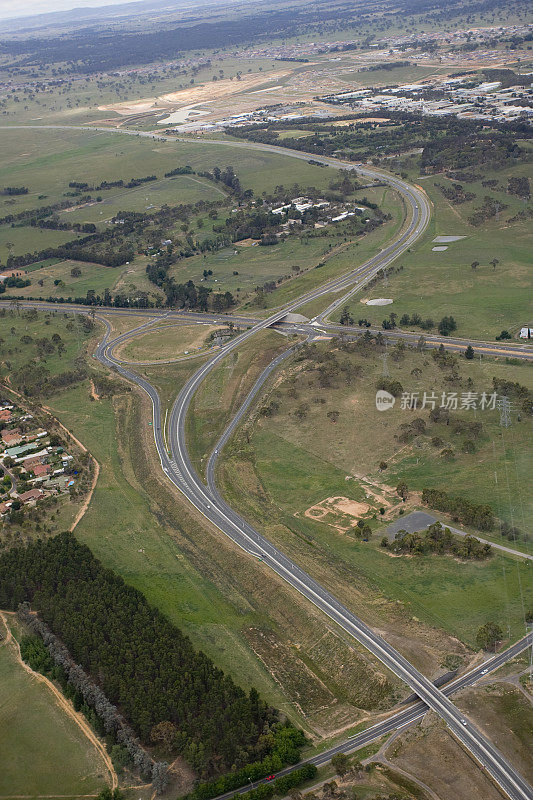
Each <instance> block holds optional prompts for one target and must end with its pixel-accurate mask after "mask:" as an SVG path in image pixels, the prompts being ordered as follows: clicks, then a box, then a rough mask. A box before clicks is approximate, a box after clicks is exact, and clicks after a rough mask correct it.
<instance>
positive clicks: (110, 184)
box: [69, 175, 166, 192]
mask: <svg viewBox="0 0 533 800" xmlns="http://www.w3.org/2000/svg"><path fill="white" fill-rule="evenodd" d="M165 177H166V176H165ZM156 180H157V175H146V176H145V177H143V178H130V179H129V180H127V181H124V180H121V179H119V180H116V181H102V182H101V183H99V184H98V186H90V185H89V184H88V183H85V182H84V181H70V182H69V187H70V188H71V189H79V190H80V191H84V192H100V191H104V190H106V189H120V188H122V187H124V188H125V189H134V188H135V187H136V186H140V185H141V184H142V183H150V181H156Z"/></svg>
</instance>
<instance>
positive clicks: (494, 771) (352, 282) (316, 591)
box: [6, 126, 533, 800]
mask: <svg viewBox="0 0 533 800" xmlns="http://www.w3.org/2000/svg"><path fill="white" fill-rule="evenodd" d="M13 127H17V126H13ZM21 127H33V126H21ZM35 127H40V128H65V129H76V128H75V126H35ZM6 129H7V128H6ZM9 129H11V128H9ZM79 129H81V130H102V131H105V132H106V133H109V132H110V129H107V128H102V129H99V128H95V127H94V126H91V127H89V126H88V127H84V128H79ZM120 132H121V133H129V134H130V135H138V136H151V137H152V138H159V139H162V138H166V137H164V136H160V135H154V134H147V133H146V132H138V131H135V132H133V131H127V130H125V129H121V130H120ZM168 138H174V137H168ZM193 141H196V140H193ZM213 144H223V145H224V144H225V145H231V146H233V147H235V146H244V147H248V148H250V149H259V150H266V151H272V152H275V153H278V154H285V155H291V156H292V157H296V158H300V159H305V160H308V159H309V158H313V159H314V160H315V161H319V162H321V163H324V164H327V165H328V166H333V167H336V168H342V169H348V170H354V169H357V172H358V173H359V174H361V175H363V176H364V177H369V178H376V177H378V178H379V179H380V180H383V181H385V182H387V183H388V184H389V185H390V186H392V187H393V188H395V189H396V190H397V191H398V192H399V193H400V195H401V196H402V197H403V198H404V201H405V202H406V203H407V206H408V208H409V210H410V219H409V222H408V224H407V226H406V227H405V229H404V230H403V231H402V232H401V234H400V236H399V237H398V238H397V239H396V240H395V241H394V242H393V243H392V244H390V245H389V246H388V247H386V248H384V249H383V250H382V251H381V252H380V253H378V254H377V255H376V256H374V257H373V258H372V259H370V260H369V261H368V262H366V264H364V265H362V266H361V267H358V268H356V269H355V270H352V271H351V272H349V273H348V274H346V275H344V276H341V277H340V278H334V279H332V280H330V281H328V282H327V283H325V284H324V285H323V286H321V287H318V288H315V289H312V290H310V291H309V292H306V293H305V294H304V295H302V296H301V297H300V298H298V299H297V300H295V301H293V302H291V303H288V304H287V305H285V306H284V307H283V308H282V309H279V310H276V311H275V312H274V313H273V314H272V315H270V316H269V317H267V318H266V319H264V320H260V321H257V322H256V323H255V324H254V325H253V326H252V327H250V328H249V329H248V330H246V331H244V332H243V333H241V334H240V335H238V336H236V337H235V338H234V339H233V340H232V341H230V342H229V343H228V344H227V345H226V346H225V347H224V348H223V349H221V350H220V351H218V352H217V353H216V354H215V355H213V356H211V357H210V358H209V359H208V360H207V361H206V362H205V363H204V364H202V365H201V366H200V368H199V369H198V370H197V371H196V372H195V373H194V374H193V375H192V376H191V377H190V378H189V379H188V381H187V382H186V383H185V385H184V386H183V387H182V389H181V391H180V393H179V395H178V397H177V399H176V401H175V402H174V405H173V407H172V410H171V413H170V418H169V437H168V441H169V447H170V453H171V455H169V454H168V452H167V449H166V446H165V440H164V432H163V430H162V420H161V401H160V397H159V394H158V392H157V391H156V389H155V388H154V387H153V386H152V385H151V384H150V383H149V382H148V381H147V380H146V379H145V378H143V377H142V376H141V375H139V374H137V373H136V372H134V371H133V370H132V369H130V368H129V367H127V366H125V365H122V364H121V363H120V362H119V361H118V360H117V359H115V358H114V357H113V353H112V349H113V346H114V344H115V342H114V341H112V340H110V334H111V329H110V326H109V323H106V324H107V331H106V334H105V336H104V339H103V340H102V342H100V344H99V345H98V347H97V349H96V351H95V356H96V357H97V358H98V359H99V360H100V361H101V363H102V364H104V365H105V366H106V367H108V368H112V369H115V370H118V372H119V373H120V374H122V375H123V376H124V377H125V378H126V379H128V380H129V381H131V382H132V383H134V384H136V385H137V386H138V387H140V388H141V389H143V390H144V391H145V392H146V393H147V395H148V396H149V397H150V399H151V402H152V408H153V431H154V439H155V444H156V447H157V451H158V455H159V458H160V461H161V466H162V469H163V471H164V472H165V474H166V476H167V478H168V479H169V480H170V481H171V482H172V483H173V484H174V485H175V486H176V488H178V489H179V490H180V491H181V492H182V493H183V494H184V495H185V497H186V498H187V499H188V500H189V501H190V502H191V503H192V504H193V505H194V506H195V507H196V509H197V510H198V511H199V512H200V513H201V514H202V515H203V516H204V517H206V518H207V519H208V520H209V521H210V522H211V523H212V524H214V525H215V526H216V527H217V528H218V529H219V530H220V531H221V532H222V533H224V534H225V535H226V536H228V537H229V538H230V539H232V541H234V542H235V543H236V544H237V545H238V546H239V547H241V548H242V549H243V550H245V551H246V552H247V553H249V554H250V555H252V556H255V557H258V558H261V560H262V561H263V563H265V565H266V566H268V567H270V568H271V569H272V570H273V571H274V572H276V573H277V574H278V575H279V576H280V577H281V578H282V579H283V580H285V581H286V582H287V583H288V584H290V585H291V586H292V587H293V588H294V589H296V590H297V591H298V592H299V593H300V594H301V595H303V596H304V597H306V598H307V599H308V600H309V601H310V602H311V603H313V604H314V605H315V606H316V607H317V608H319V609H320V610H321V611H322V612H323V613H325V614H326V615H327V616H328V617H329V618H330V619H331V620H333V621H334V622H335V623H336V624H337V625H338V626H339V627H341V628H342V629H343V630H344V631H346V632H347V633H348V634H349V635H350V636H352V637H353V638H354V639H356V640H357V641H358V642H360V643H361V644H363V645H364V646H365V647H366V648H367V649H368V650H369V651H370V652H371V653H372V654H373V655H374V656H376V657H377V658H378V659H379V660H380V661H381V662H382V663H383V664H384V665H385V666H387V667H388V668H389V669H390V670H391V671H392V672H394V673H395V674H396V675H397V676H398V677H400V678H401V679H402V680H403V681H404V682H405V683H406V684H407V685H408V686H410V688H411V689H412V690H413V692H415V693H416V694H417V696H418V697H419V698H420V700H421V701H422V702H423V703H424V704H425V707H428V708H430V709H432V710H433V711H435V712H436V713H437V714H438V715H439V716H440V717H441V718H442V719H443V720H444V721H445V722H446V724H447V725H448V727H449V729H450V730H451V731H452V733H453V734H454V735H455V736H456V737H457V738H458V739H459V740H460V741H461V742H462V743H463V745H464V746H465V747H466V748H467V749H468V750H469V751H470V753H471V754H472V755H473V756H474V758H475V759H476V760H477V761H478V763H479V764H480V765H481V766H482V767H483V768H484V769H485V770H486V771H487V772H488V773H489V774H490V775H491V776H492V778H493V779H494V780H495V781H496V783H497V784H498V785H499V786H500V788H501V789H502V790H503V791H504V792H505V794H507V796H508V797H510V798H513V800H531V799H532V798H533V791H532V789H531V787H530V786H529V785H528V784H527V782H526V781H525V780H524V779H523V778H522V776H521V775H520V774H519V773H518V772H517V770H516V769H515V768H514V767H513V766H512V764H511V763H510V762H509V761H508V760H507V759H506V758H505V757H504V756H503V755H502V754H501V753H500V752H499V751H498V750H497V749H496V748H495V747H494V746H493V745H492V743H491V742H490V741H489V740H488V739H487V738H486V737H485V736H484V735H483V734H482V733H481V732H480V731H479V730H478V729H477V728H476V727H475V726H474V725H473V724H472V723H471V722H470V721H469V720H468V719H467V718H466V717H465V716H464V715H463V714H462V713H461V712H460V711H459V709H458V708H456V706H455V705H454V704H453V703H452V702H451V701H450V700H449V699H448V697H447V695H446V693H445V692H443V691H441V690H440V689H438V688H437V687H435V686H434V685H433V684H432V683H431V681H430V680H429V679H427V678H426V677H425V676H424V675H422V674H421V673H420V672H419V671H418V670H416V669H415V668H414V667H413V666H412V665H411V664H410V663H409V662H408V661H407V659H405V658H404V657H403V656H402V655H401V654H400V653H399V652H398V651H396V650H395V649H394V648H393V647H392V646H391V645H389V644H388V642H387V641H386V640H385V639H383V637H381V636H380V635H378V634H376V633H375V631H373V630H372V629H371V628H370V627H369V626H367V625H366V624H365V623H364V622H363V621H362V620H360V619H359V618H358V617H356V616H355V615H354V614H352V613H351V612H350V611H349V609H347V608H345V607H344V606H343V605H342V604H341V603H340V602H339V601H338V600H337V599H336V598H335V597H334V596H333V595H332V594H330V593H329V592H328V591H327V590H326V589H324V588H323V587H322V586H320V584H318V583H317V582H316V581H314V579H313V578H312V577H311V576H309V575H308V574H307V573H305V572H304V571H303V570H302V569H301V568H300V567H299V566H298V565H297V564H295V563H294V562H293V561H291V559H289V558H288V557H287V556H286V555H285V554H284V553H282V552H281V551H280V550H279V549H278V548H276V547H275V546H274V545H273V544H272V543H271V542H270V541H269V540H268V539H266V538H265V537H264V536H263V535H262V534H261V533H260V532H259V531H257V530H256V529H255V528H253V526H251V525H250V524H249V523H248V522H247V521H246V520H244V519H243V518H242V517H241V516H240V515H239V514H237V512H235V511H234V510H233V509H232V508H231V507H230V506H228V505H227V504H226V502H225V501H224V500H223V498H222V497H221V496H220V494H219V493H218V491H217V490H216V485H215V483H214V464H213V468H212V471H211V473H210V478H209V480H208V482H207V484H205V483H203V482H202V480H201V479H200V477H199V476H198V474H197V472H196V470H195V468H194V466H193V464H192V461H191V459H190V456H189V453H188V449H187V443H186V431H185V422H186V417H187V412H188V410H189V407H190V404H191V401H192V399H193V397H194V395H195V393H196V391H197V390H198V388H199V387H200V386H201V384H202V382H203V381H204V379H205V378H206V377H207V375H208V374H209V373H210V372H211V371H212V370H213V369H215V367H216V366H217V365H218V364H219V363H220V362H221V361H222V360H223V359H224V358H225V357H226V356H227V354H228V353H230V352H232V351H233V350H235V349H236V348H238V347H239V346H240V345H241V344H242V343H243V342H245V341H247V340H248V339H249V338H251V337H252V336H255V335H256V334H257V333H258V332H259V331H261V330H265V329H266V328H268V327H270V326H272V325H276V324H279V323H281V322H282V320H283V318H284V317H285V316H286V315H287V313H289V312H292V311H295V310H296V309H298V308H299V307H301V306H303V305H305V304H306V303H308V302H310V301H312V300H316V299H318V298H320V297H323V296H325V295H327V294H329V293H330V292H332V291H336V290H341V289H344V288H347V289H348V293H347V294H345V295H343V296H342V297H341V298H338V299H337V300H336V301H335V302H334V303H333V304H332V305H331V306H329V308H328V309H326V311H325V312H323V313H322V314H321V315H320V318H319V319H317V320H316V322H317V323H318V325H319V326H320V327H322V319H323V318H324V316H326V315H327V313H331V311H332V310H334V309H335V308H337V307H338V306H339V305H341V304H342V303H343V302H345V301H346V299H348V298H349V297H350V296H351V295H352V294H353V293H354V292H355V291H357V290H358V289H359V288H361V286H362V285H364V283H366V282H368V281H369V280H370V279H371V278H372V277H374V276H375V275H376V274H377V273H378V272H379V271H380V270H383V269H384V268H385V267H386V266H387V265H388V264H390V263H391V262H392V261H393V260H394V259H396V258H397V257H398V256H399V255H401V253H403V252H405V251H406V250H407V249H408V248H409V247H410V246H411V245H412V244H414V243H415V242H416V241H417V240H418V239H419V238H420V237H421V236H422V234H423V233H424V231H425V228H426V226H427V224H428V221H429V217H430V208H429V203H428V201H427V198H426V196H425V194H424V192H423V191H422V190H421V189H419V188H418V187H414V186H410V185H409V184H407V183H406V182H405V181H403V180H401V179H399V178H397V177H395V176H389V175H386V174H384V173H377V172H376V170H372V169H370V168H367V167H361V166H357V167H356V166H355V165H353V164H351V163H350V162H342V161H340V160H337V159H334V158H326V157H317V156H314V155H312V156H311V155H310V154H305V153H300V152H297V151H290V150H287V149H286V148H278V147H271V146H268V145H258V144H253V145H251V144H250V143H241V142H239V143H234V142H228V141H220V142H217V141H213ZM65 310H67V309H65ZM85 311H87V309H85ZM143 327H144V326H143ZM339 327H340V326H339ZM317 330H318V329H317V327H316V326H315V328H314V331H315V333H316V332H317ZM341 330H342V329H341ZM395 335H396V336H397V335H398V334H395ZM449 344H451V342H450V343H449ZM511 352H513V354H514V351H513V350H512V349H511ZM282 355H283V354H282ZM280 358H281V356H278V359H280ZM273 363H274V362H273ZM279 363H280V362H279V361H278V362H277V363H275V364H274V366H273V369H275V368H276V366H277V365H278V364H279ZM245 410H246V409H245ZM239 413H240V412H239ZM243 413H244V412H243ZM239 419H240V417H239ZM238 421H239V420H238ZM238 421H237V422H236V423H235V424H238ZM231 425H233V422H232V423H231ZM231 425H230V427H231ZM229 435H231V431H230V434H229ZM215 449H216V450H217V451H218V450H220V447H217V448H215ZM215 455H218V453H216V454H215ZM215 461H216V458H215Z"/></svg>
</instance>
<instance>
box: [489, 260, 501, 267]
mask: <svg viewBox="0 0 533 800" xmlns="http://www.w3.org/2000/svg"><path fill="white" fill-rule="evenodd" d="M499 263H500V260H499V259H498V258H493V259H492V261H491V262H490V265H491V267H492V269H496V267H497V266H498V264H499Z"/></svg>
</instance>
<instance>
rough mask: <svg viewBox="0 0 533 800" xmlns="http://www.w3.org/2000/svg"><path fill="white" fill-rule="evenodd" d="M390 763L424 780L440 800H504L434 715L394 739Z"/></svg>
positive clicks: (388, 751)
mask: <svg viewBox="0 0 533 800" xmlns="http://www.w3.org/2000/svg"><path fill="white" fill-rule="evenodd" d="M387 760H388V762H391V763H392V764H394V765H396V766H398V767H400V768H401V769H403V770H405V771H406V772H408V773H409V774H411V775H420V776H421V777H423V780H424V783H425V784H426V785H427V786H429V787H430V789H432V790H433V791H434V792H435V793H436V794H437V795H438V797H439V798H440V800H458V798H462V797H464V798H466V797H468V798H469V800H501V795H500V793H499V791H498V789H497V788H496V787H495V786H494V784H493V783H492V781H491V780H490V779H489V778H488V777H487V775H486V774H485V772H484V771H483V770H481V769H480V768H479V766H478V765H477V764H476V763H475V762H474V761H473V760H472V759H471V758H470V756H469V755H468V754H467V753H466V752H465V751H464V750H463V748H462V747H461V745H460V744H459V743H458V742H457V741H456V740H455V739H454V738H453V736H452V735H451V734H450V733H448V731H447V730H446V728H445V727H444V723H442V722H441V721H440V720H437V719H436V718H435V716H434V715H433V714H429V715H428V716H427V717H426V718H425V721H424V722H422V723H421V724H420V725H417V726H416V727H415V728H409V729H408V730H407V731H406V732H405V733H404V734H402V736H401V737H399V738H398V739H395V740H394V742H393V743H392V744H391V747H390V748H389V750H387Z"/></svg>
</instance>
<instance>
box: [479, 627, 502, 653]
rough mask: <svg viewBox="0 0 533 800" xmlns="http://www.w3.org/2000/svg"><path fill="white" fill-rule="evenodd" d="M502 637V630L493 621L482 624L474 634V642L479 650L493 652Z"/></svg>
mask: <svg viewBox="0 0 533 800" xmlns="http://www.w3.org/2000/svg"><path fill="white" fill-rule="evenodd" d="M502 639H503V631H502V629H501V628H500V626H499V625H497V624H496V623H495V622H487V623H486V624H485V625H482V626H481V628H480V629H479V630H478V632H477V634H476V644H477V646H478V647H479V649H480V650H488V651H490V652H494V651H495V650H496V647H497V645H498V644H499V643H500V642H501V640H502Z"/></svg>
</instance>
